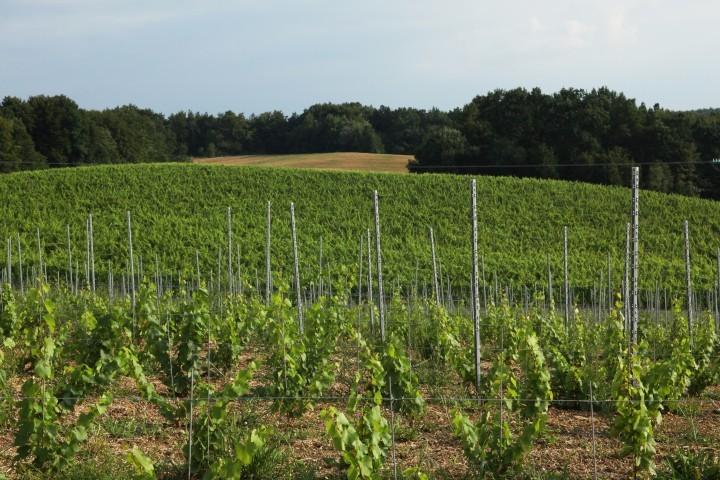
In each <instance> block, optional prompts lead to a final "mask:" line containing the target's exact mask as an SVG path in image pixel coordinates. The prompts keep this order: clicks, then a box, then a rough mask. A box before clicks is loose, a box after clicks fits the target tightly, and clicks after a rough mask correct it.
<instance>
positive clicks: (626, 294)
mask: <svg viewBox="0 0 720 480" xmlns="http://www.w3.org/2000/svg"><path fill="white" fill-rule="evenodd" d="M622 300H623V312H624V314H625V319H624V320H625V322H624V328H625V334H628V332H629V327H630V325H629V323H628V322H629V321H630V301H629V300H630V222H627V223H625V280H624V281H623V296H622Z"/></svg>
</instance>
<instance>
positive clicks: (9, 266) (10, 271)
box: [5, 238, 12, 285]
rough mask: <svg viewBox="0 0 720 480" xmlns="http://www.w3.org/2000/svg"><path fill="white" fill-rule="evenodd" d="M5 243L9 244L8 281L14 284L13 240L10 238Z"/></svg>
mask: <svg viewBox="0 0 720 480" xmlns="http://www.w3.org/2000/svg"><path fill="white" fill-rule="evenodd" d="M5 243H6V244H7V283H9V284H10V285H12V240H10V238H8V239H7V241H6V242H5Z"/></svg>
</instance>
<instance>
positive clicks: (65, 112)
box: [0, 88, 720, 199]
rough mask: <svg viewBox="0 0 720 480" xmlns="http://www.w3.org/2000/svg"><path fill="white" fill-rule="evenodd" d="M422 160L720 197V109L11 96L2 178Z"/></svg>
mask: <svg viewBox="0 0 720 480" xmlns="http://www.w3.org/2000/svg"><path fill="white" fill-rule="evenodd" d="M335 151H358V152H371V153H399V154H414V155H415V158H416V160H415V161H414V162H411V164H410V165H409V169H410V171H412V172H418V173H422V172H452V173H473V174H490V175H512V176H522V177H540V178H558V179H568V180H579V181H585V182H591V183H602V184H614V185H625V184H627V183H628V182H629V178H630V175H629V171H630V167H631V166H632V165H640V166H641V169H642V175H641V182H642V184H641V186H642V187H643V188H647V189H651V190H657V191H661V192H674V193H681V194H684V195H690V196H703V197H709V198H715V199H720V163H718V162H717V161H715V162H714V161H713V160H715V159H718V158H720V109H711V108H708V109H703V110H697V111H689V112H680V111H671V110H667V109H663V108H661V107H660V106H659V105H657V104H656V105H654V106H652V107H647V106H646V105H644V104H639V105H638V104H637V102H636V101H635V100H634V99H631V98H627V97H626V96H625V95H623V94H622V93H618V92H614V91H611V90H609V89H607V88H599V89H593V90H591V91H585V90H579V89H573V88H567V89H563V90H560V91H558V92H555V93H552V94H547V93H543V92H542V91H541V90H540V89H537V88H535V89H532V90H529V91H528V90H526V89H523V88H516V89H512V90H495V91H492V92H489V93H487V94H485V95H479V96H477V97H475V98H473V99H472V100H471V101H470V102H469V103H468V104H467V105H465V106H463V107H462V108H457V109H454V110H451V111H447V112H445V111H440V110H438V109H430V110H424V109H416V108H395V109H393V108H390V107H386V106H380V107H372V106H365V105H361V104H360V103H342V104H332V103H322V104H316V105H312V106H311V107H309V108H307V109H305V110H304V111H303V112H301V113H294V114H292V115H286V114H284V113H282V112H279V111H272V112H265V113H260V114H253V115H249V116H247V115H245V114H243V113H236V112H233V111H226V112H223V113H219V114H208V113H200V112H192V111H186V112H185V111H183V112H178V113H174V114H171V115H169V116H168V117H165V116H164V115H162V114H159V113H156V112H153V111H151V110H148V109H142V108H138V107H136V106H134V105H126V106H122V107H117V108H114V109H106V110H103V111H94V110H84V109H81V108H79V107H78V105H77V104H76V103H75V102H74V101H73V100H71V99H70V98H68V97H66V96H63V95H59V96H44V95H40V96H34V97H30V98H28V99H27V100H22V99H19V98H16V97H6V98H5V99H4V100H3V101H2V104H0V171H2V172H9V171H15V170H25V169H35V168H44V167H62V166H74V165H85V164H95V163H138V162H162V161H177V160H184V159H187V158H189V157H212V156H222V155H243V154H279V153H322V152H335Z"/></svg>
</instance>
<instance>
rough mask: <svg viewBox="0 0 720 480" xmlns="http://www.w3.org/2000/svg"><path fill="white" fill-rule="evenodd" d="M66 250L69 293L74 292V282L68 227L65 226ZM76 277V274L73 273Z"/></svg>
mask: <svg viewBox="0 0 720 480" xmlns="http://www.w3.org/2000/svg"><path fill="white" fill-rule="evenodd" d="M67 248H68V270H69V272H70V291H71V292H72V293H77V292H76V291H75V282H74V281H73V263H72V243H70V225H69V224H68V225H67ZM75 275H77V272H76V273H75Z"/></svg>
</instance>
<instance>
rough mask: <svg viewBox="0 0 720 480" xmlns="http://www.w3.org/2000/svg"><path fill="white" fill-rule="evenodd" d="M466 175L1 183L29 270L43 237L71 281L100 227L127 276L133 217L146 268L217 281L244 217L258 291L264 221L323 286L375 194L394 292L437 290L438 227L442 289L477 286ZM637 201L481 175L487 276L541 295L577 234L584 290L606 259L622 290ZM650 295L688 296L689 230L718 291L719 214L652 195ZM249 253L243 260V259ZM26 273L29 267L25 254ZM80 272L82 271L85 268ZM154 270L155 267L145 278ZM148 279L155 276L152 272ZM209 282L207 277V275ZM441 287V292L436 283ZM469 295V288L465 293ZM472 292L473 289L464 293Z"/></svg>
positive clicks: (646, 221) (87, 172)
mask: <svg viewBox="0 0 720 480" xmlns="http://www.w3.org/2000/svg"><path fill="white" fill-rule="evenodd" d="M467 179H468V177H462V176H457V175H436V174H427V175H392V174H364V173H350V172H342V173H341V172H320V171H312V172H311V171H303V170H283V169H271V168H249V167H248V168H231V167H223V166H203V165H187V164H180V165H167V164H162V165H120V166H104V167H83V168H74V169H65V170H52V171H43V172H21V173H14V174H10V175H4V176H2V177H0V198H2V199H3V201H2V202H1V203H0V214H1V216H0V219H1V220H0V239H2V241H3V242H5V241H6V240H7V239H10V240H11V241H13V247H12V249H13V252H17V250H18V248H17V245H16V244H17V243H18V242H19V244H20V245H21V250H22V256H23V258H24V259H25V260H27V262H26V263H27V265H37V263H38V258H37V257H38V246H37V241H38V233H39V237H40V242H41V243H42V245H43V262H44V263H45V264H46V265H47V268H48V274H49V276H51V277H56V276H57V273H58V272H59V274H60V276H61V277H64V275H65V271H66V270H67V264H68V229H69V236H70V243H71V244H72V246H73V248H74V249H77V250H79V251H80V252H82V251H84V249H85V243H86V228H85V223H86V221H87V217H88V215H89V214H92V215H93V217H94V221H95V223H94V227H95V230H94V240H95V254H96V269H97V271H98V275H101V276H102V278H103V279H106V278H107V274H108V273H109V271H110V270H112V271H113V272H114V273H115V276H116V277H119V275H118V272H121V271H126V270H127V261H126V260H125V259H126V258H127V227H126V212H127V211H130V212H131V213H132V217H133V228H134V232H135V252H136V253H137V255H138V257H139V259H141V260H142V261H139V263H140V264H142V266H143V267H144V266H146V265H152V264H154V262H155V256H157V257H158V262H159V264H160V269H161V270H163V271H164V272H167V273H168V274H169V273H172V274H173V275H175V276H177V275H183V276H185V277H187V276H189V275H190V274H191V273H192V272H193V271H194V270H195V250H198V254H199V261H200V265H201V267H202V270H203V271H205V272H208V271H214V270H216V269H217V258H218V250H221V256H222V257H223V258H224V257H226V256H227V253H226V252H225V253H223V252H222V251H223V249H225V244H226V242H225V236H226V233H227V219H226V209H227V207H231V208H232V211H233V219H232V221H233V231H234V236H235V238H236V240H237V241H236V242H235V243H236V247H234V248H235V251H234V252H233V254H234V258H237V259H239V261H240V265H239V267H240V269H242V271H243V272H244V274H245V275H246V277H247V278H248V279H250V280H251V281H252V282H253V283H254V284H255V283H257V282H255V275H256V272H258V276H260V277H262V276H263V275H262V272H263V270H264V248H265V247H264V243H265V233H264V228H265V217H266V215H265V210H266V205H267V202H268V201H269V202H271V204H272V210H273V239H274V241H273V252H274V255H273V257H272V261H273V270H275V271H283V270H285V272H286V273H287V270H286V261H287V259H289V258H290V257H291V254H292V252H291V248H290V228H289V227H290V221H289V203H290V202H291V201H294V202H295V205H296V208H297V212H298V248H299V249H300V271H301V273H302V276H303V277H312V276H315V275H316V266H317V264H318V256H319V250H320V242H321V239H322V243H323V248H322V250H323V255H324V257H325V258H326V259H327V260H328V265H353V264H355V263H356V262H357V249H358V245H357V243H358V242H359V238H360V237H361V236H363V235H364V234H365V231H366V230H367V229H368V228H372V217H371V216H370V215H368V212H370V211H371V209H372V198H371V196H372V195H371V194H372V191H373V190H378V191H379V192H380V196H381V200H382V201H381V204H380V213H381V215H382V217H383V226H384V227H383V228H384V232H385V233H386V235H385V237H386V240H385V243H384V249H383V250H384V255H385V257H386V259H387V262H386V272H385V274H386V278H387V280H388V281H389V282H390V283H398V282H399V283H400V284H402V285H409V284H411V283H412V284H414V283H415V282H416V279H417V282H418V283H428V279H429V278H430V276H431V269H430V262H429V260H428V259H429V258H430V246H429V242H428V228H430V227H432V228H433V229H434V230H435V236H436V243H437V256H438V269H439V270H440V272H441V275H440V276H441V277H442V278H441V280H442V281H443V282H445V283H446V281H447V278H448V277H449V278H450V280H451V282H452V283H454V284H455V283H456V284H458V288H459V286H460V285H464V286H466V287H467V286H468V285H469V275H470V274H469V270H468V261H469V256H468V255H469V254H468V250H467V239H468V238H469V235H470V225H469V223H468V222H467V218H468V216H469V214H470V210H469V204H468V201H467V181H468V180H467ZM629 205H630V192H629V190H628V189H625V188H618V187H603V186H596V185H589V184H584V183H572V182H562V181H553V180H536V179H514V178H508V177H478V228H479V237H478V249H479V253H480V255H481V257H482V259H483V260H484V263H485V268H486V271H487V273H488V276H492V275H493V274H494V273H497V276H498V277H499V278H500V279H501V283H503V284H513V285H515V286H516V287H522V286H523V285H528V286H531V285H533V284H538V285H540V284H543V283H545V282H546V281H547V270H548V263H550V266H551V268H552V270H553V271H555V272H558V271H560V270H561V268H562V264H563V263H562V262H563V259H562V245H563V226H565V225H568V226H570V228H569V230H568V242H569V248H570V252H569V253H570V258H569V262H570V263H569V272H570V282H571V284H572V285H573V286H576V287H582V288H584V289H591V288H593V287H595V288H599V287H600V285H606V284H607V281H606V280H605V279H603V280H602V281H601V278H600V275H601V272H605V273H604V274H605V275H606V276H607V271H608V270H607V262H608V254H609V255H610V260H611V266H612V268H611V272H610V274H611V276H612V280H613V283H614V284H619V283H620V282H621V281H622V270H623V265H624V253H625V221H626V219H627V214H628V208H629V207H628V206H629ZM642 208H643V210H642V215H643V241H642V244H641V245H640V248H641V253H642V265H641V266H642V271H643V275H642V276H641V278H640V284H641V286H642V287H643V288H645V289H651V290H653V289H655V287H656V284H657V283H659V284H660V285H662V286H663V287H665V288H668V289H675V290H682V289H684V285H685V279H684V268H685V267H684V254H683V222H684V221H685V220H688V221H689V223H690V228H691V234H692V247H693V256H694V260H693V274H694V281H695V285H696V286H698V287H702V288H703V289H711V288H712V286H713V284H714V281H715V280H714V279H715V270H716V266H715V260H714V259H715V257H716V249H717V246H718V245H717V244H718V240H717V239H718V238H720V204H718V203H717V202H713V201H708V200H700V199H694V198H688V197H682V196H679V195H665V194H657V193H654V192H643V206H642ZM238 248H239V252H238V250H237V249H238ZM14 257H15V258H16V260H15V261H17V259H18V255H17V254H15V255H14ZM74 258H75V261H78V259H79V264H78V266H79V267H80V269H81V270H82V269H83V268H84V267H83V265H82V262H83V259H82V258H81V257H80V256H79V255H75V256H74ZM142 270H143V271H144V270H145V268H143V269H142ZM147 270H148V271H149V270H150V269H149V268H148V269H147ZM208 279H209V277H208ZM428 284H429V283H428ZM456 290H457V289H456ZM465 291H467V290H465Z"/></svg>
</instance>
